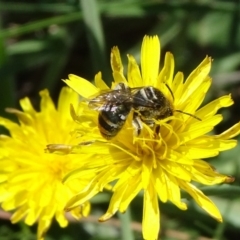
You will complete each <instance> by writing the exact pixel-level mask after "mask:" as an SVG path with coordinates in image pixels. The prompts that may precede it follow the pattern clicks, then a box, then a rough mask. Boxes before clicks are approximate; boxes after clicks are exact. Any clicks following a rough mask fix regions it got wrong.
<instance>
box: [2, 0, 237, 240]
mask: <svg viewBox="0 0 240 240" xmlns="http://www.w3.org/2000/svg"><path fill="white" fill-rule="evenodd" d="M145 34H148V35H158V36H159V37H160V39H161V46H162V56H164V54H165V52H166V51H171V52H172V53H173V54H174V56H175V65H176V68H175V71H183V72H184V75H185V77H186V76H187V75H188V74H189V73H190V72H191V71H192V70H193V69H194V68H195V67H196V66H197V65H198V64H199V63H200V62H201V61H202V60H203V58H204V57H205V56H206V55H210V56H212V57H213V59H214V62H213V67H212V71H211V76H212V77H213V86H212V88H211V90H210V92H209V94H208V96H207V100H206V101H210V100H212V99H214V98H216V97H219V96H222V95H224V94H228V93H231V94H232V97H233V99H234V101H235V105H234V106H233V107H230V108H228V109H227V110H226V109H224V110H222V111H221V113H222V114H223V115H224V121H223V122H222V123H221V125H220V126H219V127H218V128H217V129H216V132H220V131H223V130H225V129H226V128H227V127H229V126H230V125H233V124H234V123H236V122H237V121H239V119H240V111H239V109H240V1H239V0H225V1H220V0H215V1H214V0H212V1H211V0H195V1H194V0H192V1H191V0H185V1H184V0H175V1H174V0H168V1H167V0H165V1H164V0H25V1H23V0H22V1H20V0H18V1H13V0H11V1H8V0H5V1H2V0H0V114H1V116H8V115H7V114H6V113H5V111H4V109H5V108H6V107H19V105H18V101H19V99H21V98H23V97H25V96H29V97H30V98H31V100H32V102H33V104H34V106H36V108H38V106H39V96H38V92H39V91H40V90H41V89H43V88H48V89H49V90H50V92H51V95H52V97H53V98H54V100H55V101H56V100H57V97H58V94H59V91H60V89H61V87H62V86H63V85H64V84H63V82H62V81H60V80H61V79H64V78H67V75H68V74H69V73H73V74H76V75H80V76H82V77H84V78H86V79H89V80H92V79H93V78H94V75H95V74H96V73H97V72H98V71H102V74H103V79H105V80H106V82H107V83H108V84H109V83H110V82H111V81H112V77H111V69H110V64H109V56H110V50H111V48H112V47H113V46H116V45H117V46H118V47H119V48H120V51H121V55H122V57H123V61H124V63H125V64H126V54H127V53H131V54H132V55H134V56H135V57H136V58H137V59H138V60H139V54H140V47H141V42H142V39H143V36H144V35H145ZM8 117H11V116H8ZM239 153H240V147H239V146H237V147H236V148H235V149H233V150H231V151H227V152H225V153H223V154H221V155H220V156H219V157H218V158H214V159H211V162H212V164H213V165H214V166H215V167H216V169H217V170H218V171H219V172H222V173H225V174H229V175H232V176H234V177H235V178H236V181H235V183H233V184H229V185H222V186H216V187H211V188H210V187H203V188H202V190H203V191H204V192H205V193H206V194H208V195H209V196H212V197H211V198H212V199H213V200H214V202H215V203H216V204H217V206H218V207H219V209H220V211H221V213H222V215H223V218H224V223H223V224H219V223H217V222H216V221H215V220H213V219H211V217H210V216H208V215H206V214H205V213H204V212H203V211H202V210H200V209H199V208H198V207H196V205H195V204H194V202H192V201H191V200H189V210H187V211H185V212H183V211H180V210H178V209H177V208H176V207H174V206H173V205H171V204H160V208H161V229H162V231H161V239H163V240H187V239H189V240H190V239H193V240H195V239H196V240H207V239H208V240H209V239H221V240H227V239H230V240H239V239H240V187H239V185H240V154H239ZM184 196H185V195H184ZM108 200H109V195H108V194H103V195H99V196H98V197H96V198H95V199H93V209H92V213H91V216H90V217H89V218H86V219H84V220H82V221H81V222H76V221H72V222H71V223H70V225H69V227H67V228H66V229H60V227H59V226H58V225H57V224H56V223H54V224H53V226H52V227H51V229H50V231H49V232H48V233H47V236H46V239H47V240H53V239H54V240H55V239H56V240H73V239H84V240H90V239H91V240H100V239H101V240H115V239H122V240H133V239H142V234H141V225H140V224H141V218H142V197H141V196H139V197H138V198H136V199H135V200H134V201H133V203H132V204H131V211H129V212H127V213H125V214H124V215H121V214H119V215H117V216H115V218H113V219H112V220H110V221H108V222H106V223H103V224H99V223H98V222H97V219H98V217H99V216H100V215H101V214H102V213H103V212H104V211H105V210H106V209H107V203H108ZM130 222H132V223H131V225H130ZM35 234H36V226H33V227H31V228H30V227H28V226H26V225H25V224H23V223H19V224H16V225H12V224H11V223H10V221H9V219H8V215H4V214H3V213H2V212H1V215H0V239H1V240H15V239H16V240H17V239H21V240H30V239H35V236H36V235H35Z"/></svg>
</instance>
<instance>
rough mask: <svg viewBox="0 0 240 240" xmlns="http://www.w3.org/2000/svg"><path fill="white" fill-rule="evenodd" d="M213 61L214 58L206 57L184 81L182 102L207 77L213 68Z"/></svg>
mask: <svg viewBox="0 0 240 240" xmlns="http://www.w3.org/2000/svg"><path fill="white" fill-rule="evenodd" d="M211 62H212V59H211V58H210V57H206V58H205V59H204V60H203V61H202V62H201V63H200V64H199V66H198V67H197V68H196V69H195V70H194V71H193V72H192V73H191V74H190V75H189V77H188V78H187V80H186V82H185V83H184V90H183V95H182V97H181V101H182V102H185V101H186V100H187V99H188V98H189V97H190V96H191V95H192V94H193V93H194V91H195V90H196V89H198V87H199V86H200V85H201V84H202V82H203V81H204V80H205V79H206V77H207V76H208V74H209V72H210V69H211Z"/></svg>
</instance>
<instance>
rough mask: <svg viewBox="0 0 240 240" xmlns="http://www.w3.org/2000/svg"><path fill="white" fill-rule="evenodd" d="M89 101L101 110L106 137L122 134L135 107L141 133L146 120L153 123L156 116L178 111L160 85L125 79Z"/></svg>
mask: <svg viewBox="0 0 240 240" xmlns="http://www.w3.org/2000/svg"><path fill="white" fill-rule="evenodd" d="M169 90H170V89H169ZM170 92H171V91H170ZM171 94H172V92H171ZM88 105H89V107H90V109H94V110H98V111H99V115H98V128H99V131H100V133H101V135H102V136H103V137H104V138H106V139H111V138H113V137H115V136H116V135H117V134H118V132H119V131H120V130H121V129H122V127H123V125H124V123H125V122H126V119H127V117H128V115H129V114H130V112H131V110H133V121H132V123H133V126H134V128H135V129H136V134H137V135H139V134H140V132H141V129H142V122H144V123H146V124H147V125H149V126H151V127H153V126H154V120H159V119H164V118H167V117H170V116H172V115H173V112H174V110H173V105H172V103H171V102H170V101H169V100H168V99H167V98H166V97H165V96H164V94H163V93H162V92H161V91H160V90H158V89H157V88H155V87H152V86H147V87H139V88H129V87H127V86H126V85H125V84H123V83H119V84H118V85H117V86H116V88H115V89H114V90H111V91H109V92H105V93H102V94H100V95H98V96H97V97H95V98H93V99H91V100H90V101H89V104H88Z"/></svg>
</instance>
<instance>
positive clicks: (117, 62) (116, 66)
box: [110, 47, 123, 74]
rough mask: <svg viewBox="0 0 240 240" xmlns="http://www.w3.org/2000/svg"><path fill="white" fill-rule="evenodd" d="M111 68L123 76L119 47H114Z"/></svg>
mask: <svg viewBox="0 0 240 240" xmlns="http://www.w3.org/2000/svg"><path fill="white" fill-rule="evenodd" d="M110 62H111V67H112V71H113V72H119V73H120V74H123V65H122V60H121V56H120V52H119V49H118V47H113V48H112V51H111V61H110Z"/></svg>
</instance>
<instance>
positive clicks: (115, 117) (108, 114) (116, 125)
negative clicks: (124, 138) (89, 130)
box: [98, 105, 131, 139]
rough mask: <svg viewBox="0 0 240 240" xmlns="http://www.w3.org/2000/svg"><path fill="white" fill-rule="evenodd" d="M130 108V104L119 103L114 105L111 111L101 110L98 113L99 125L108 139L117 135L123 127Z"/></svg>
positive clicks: (101, 131)
mask: <svg viewBox="0 0 240 240" xmlns="http://www.w3.org/2000/svg"><path fill="white" fill-rule="evenodd" d="M113 109H114V110H113ZM130 110H131V107H129V106H124V105H119V106H117V107H116V106H114V107H112V110H111V111H104V110H103V111H101V112H100V113H99V115H98V127H99V130H100V133H101V134H102V136H103V137H104V138H106V139H110V138H113V137H115V136H116V135H117V133H118V132H119V131H120V130H121V128H122V127H123V125H124V123H125V121H126V118H127V115H128V114H129V112H130Z"/></svg>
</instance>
